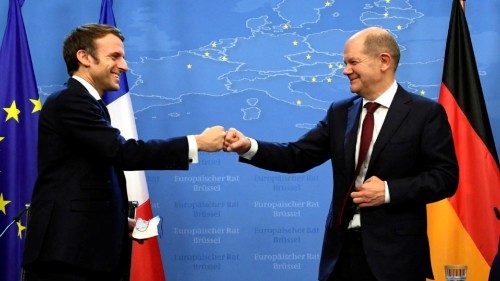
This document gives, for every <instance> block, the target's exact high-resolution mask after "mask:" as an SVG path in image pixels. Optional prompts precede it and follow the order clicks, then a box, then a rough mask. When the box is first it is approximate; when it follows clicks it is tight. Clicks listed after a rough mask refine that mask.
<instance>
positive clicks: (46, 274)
mask: <svg viewBox="0 0 500 281" xmlns="http://www.w3.org/2000/svg"><path fill="white" fill-rule="evenodd" d="M123 40H124V37H123V35H121V33H120V31H119V30H118V29H116V28H114V27H112V26H107V25H101V24H88V25H84V26H80V27H78V28H76V29H75V30H74V31H73V32H72V33H71V34H70V35H69V36H68V37H67V38H66V40H65V41H64V51H63V53H64V60H65V61H66V66H67V70H68V73H69V75H71V78H70V79H69V80H68V82H67V85H66V88H65V89H63V90H62V91H59V92H56V93H54V94H52V95H50V96H49V97H48V98H47V100H46V102H45V104H44V106H43V109H42V111H41V114H40V121H39V140H38V178H37V181H36V183H35V187H34V190H33V197H32V203H31V208H30V218H29V222H28V233H27V236H26V244H25V252H24V268H25V270H26V280H29V281H34V280H47V281H48V280H50V281H58V280H61V281H63V280H64V281H77V280H82V281H83V280H86V281H87V280H88V281H90V280H92V281H95V280H106V281H118V280H126V279H127V276H128V272H129V267H130V251H131V240H130V238H129V237H128V236H129V232H130V231H131V228H133V227H134V224H135V222H134V221H128V220H127V214H128V212H127V209H128V204H127V201H128V199H127V191H126V185H125V177H124V174H123V171H124V170H149V169H155V170H174V169H176V170H177V169H178V170H187V169H188V165H189V162H190V161H192V162H197V159H198V150H200V151H218V150H220V149H221V148H222V145H223V140H224V136H225V132H224V128H222V127H221V126H215V127H210V128H207V129H206V130H205V131H203V132H202V133H201V134H199V135H196V136H188V137H176V138H171V139H166V140H150V141H142V140H135V139H129V140H126V139H124V138H123V137H122V136H121V135H120V131H119V130H118V129H116V128H114V127H112V126H111V120H110V117H109V113H108V111H107V109H106V106H105V105H104V103H103V102H102V100H101V98H102V96H103V95H104V93H105V92H106V91H113V90H118V89H119V82H120V80H119V77H120V74H121V73H122V72H125V71H127V69H128V66H127V62H126V61H125V51H124V47H123Z"/></svg>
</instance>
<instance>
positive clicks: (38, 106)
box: [30, 98, 42, 113]
mask: <svg viewBox="0 0 500 281" xmlns="http://www.w3.org/2000/svg"><path fill="white" fill-rule="evenodd" d="M30 101H31V103H32V104H34V105H35V106H33V111H31V113H35V112H37V111H40V110H42V101H41V100H40V98H38V99H36V100H34V99H30Z"/></svg>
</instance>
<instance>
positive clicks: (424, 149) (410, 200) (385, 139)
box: [224, 27, 458, 281]
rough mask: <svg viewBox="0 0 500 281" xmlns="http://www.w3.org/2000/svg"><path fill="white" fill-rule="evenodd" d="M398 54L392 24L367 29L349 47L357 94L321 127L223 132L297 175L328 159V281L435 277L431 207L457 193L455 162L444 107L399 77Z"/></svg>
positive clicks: (253, 159)
mask: <svg viewBox="0 0 500 281" xmlns="http://www.w3.org/2000/svg"><path fill="white" fill-rule="evenodd" d="M399 57H400V51H399V47H398V44H397V42H396V40H395V39H394V37H393V36H392V35H391V34H390V33H389V32H388V31H387V30H384V29H381V28H374V27H371V28H367V29H364V30H362V31H360V32H358V33H356V34H354V35H353V36H352V37H351V38H349V39H348V41H347V42H346V44H345V48H344V63H345V68H344V75H345V76H347V78H348V79H349V81H350V91H351V92H352V93H354V94H356V95H355V97H352V98H350V99H346V100H342V101H339V102H336V103H334V104H332V105H331V106H330V108H329V109H328V112H327V114H326V116H325V118H324V119H323V120H321V121H320V122H319V123H318V124H317V126H316V127H315V128H313V129H311V130H310V131H309V132H307V133H306V134H305V135H303V136H302V137H300V138H299V139H298V140H297V141H295V142H288V143H271V142H266V141H257V140H254V139H250V138H247V137H245V136H244V135H243V133H241V132H239V131H238V130H236V129H230V130H229V131H228V133H227V134H226V139H225V143H224V149H225V150H226V151H234V152H237V153H238V154H239V155H240V161H241V162H244V163H249V164H251V165H254V166H256V167H259V168H263V169H266V170H271V171H277V172H283V173H298V172H304V171H307V170H309V169H312V168H314V167H316V166H318V165H321V164H322V163H324V162H325V161H328V160H330V161H331V164H332V171H333V179H334V186H333V198H332V202H331V205H330V211H329V214H328V217H327V220H326V229H325V235H324V240H323V250H322V255H321V261H320V268H319V277H318V279H319V280H321V281H333V280H335V281H346V280H349V281H370V280H378V281H395V280H397V281H424V280H425V279H426V277H427V278H430V279H432V278H433V273H432V268H431V261H430V251H429V241H428V237H427V215H426V204H428V203H431V202H435V201H438V200H441V199H443V198H446V197H449V196H451V195H453V194H454V193H455V191H456V188H457V181H458V165H457V160H456V155H455V149H454V145H453V139H452V135H451V130H450V125H449V123H448V119H447V116H446V113H445V111H444V109H443V107H442V106H441V105H439V104H438V103H436V102H434V101H432V100H429V99H427V98H424V97H421V96H417V95H414V94H410V93H408V92H407V91H406V90H404V89H403V88H402V87H401V86H400V85H399V84H398V83H397V82H396V79H395V73H396V69H397V66H398V63H399ZM311 188H312V187H311Z"/></svg>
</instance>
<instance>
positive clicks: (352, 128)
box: [344, 98, 363, 178]
mask: <svg viewBox="0 0 500 281" xmlns="http://www.w3.org/2000/svg"><path fill="white" fill-rule="evenodd" d="M362 105H363V99H362V98H358V99H355V100H354V101H353V102H352V104H351V106H350V107H349V108H348V109H347V125H346V130H345V136H344V147H345V150H344V153H345V162H346V163H345V164H346V167H347V170H348V171H349V177H350V178H351V177H353V174H354V168H355V167H354V164H355V161H354V158H355V156H356V136H357V133H358V127H359V126H358V124H359V116H360V114H361V106H362Z"/></svg>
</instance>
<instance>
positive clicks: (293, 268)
mask: <svg viewBox="0 0 500 281" xmlns="http://www.w3.org/2000/svg"><path fill="white" fill-rule="evenodd" d="M451 2H452V1H451V0H449V1H424V0H418V1H417V0H415V1H412V0H406V1H400V0H391V1H386V0H383V1H330V0H321V1H319V0H309V1H298V0H235V1H229V0H228V1H224V0H211V1H194V0H183V1H172V0H168V1H167V0H149V1H120V0H115V3H114V13H115V18H116V21H117V25H118V27H120V29H121V30H122V31H123V33H124V34H125V36H126V41H125V47H126V57H127V61H128V62H129V68H130V71H129V73H128V81H129V86H130V92H131V94H132V102H133V105H134V111H135V114H136V120H137V126H138V132H139V136H140V137H141V138H143V139H151V138H165V137H171V136H178V135H186V134H192V133H197V132H200V131H202V130H203V129H204V128H206V127H207V126H211V125H215V124H220V125H223V126H225V127H236V128H238V129H240V130H241V131H243V132H244V133H245V134H247V135H249V136H252V137H255V138H260V139H265V140H272V141H287V140H294V139H296V138H298V137H299V136H300V135H302V134H303V133H304V132H305V131H306V130H307V129H309V128H311V127H312V126H314V125H315V123H316V122H317V121H318V120H320V119H321V118H322V117H323V115H324V114H325V113H326V112H325V110H326V108H327V107H328V105H329V104H330V103H331V102H332V101H335V100H338V99H342V98H346V97H349V96H350V95H351V94H350V93H349V91H348V81H347V79H346V78H344V77H343V75H342V68H341V63H342V61H343V58H342V51H343V43H344V42H345V40H346V39H347V38H348V37H349V36H351V35H352V34H353V33H355V32H356V31H358V30H360V29H362V28H364V27H366V26H372V25H377V26H383V27H385V28H387V29H389V30H391V31H392V32H393V33H394V35H395V36H396V37H397V40H398V42H399V44H400V47H401V50H402V58H401V65H400V67H399V69H398V75H397V80H398V82H399V83H400V84H401V85H403V86H404V87H405V88H406V89H408V90H410V91H412V92H414V93H415V94H419V95H425V96H427V97H429V98H432V99H437V96H438V93H439V85H440V82H441V73H442V66H443V56H444V47H445V40H446V35H447V30H448V21H449V15H450V11H451ZM100 4H101V1H100V0H93V1H88V0H59V1H35V0H26V3H25V4H24V6H23V16H24V20H25V27H26V32H27V35H28V40H29V44H30V48H31V55H32V59H33V65H34V70H35V75H36V79H37V82H38V88H39V93H40V96H41V97H42V100H44V99H45V98H46V96H47V95H48V94H49V93H51V92H53V91H55V90H58V89H60V88H61V87H62V86H63V83H64V82H65V81H66V79H67V74H66V69H65V66H64V62H63V59H62V50H61V48H62V41H63V38H64V36H65V35H66V34H67V33H68V32H69V31H70V30H72V29H73V28H75V27H76V26H78V25H81V24H84V23H89V22H97V21H98V20H99V10H100ZM7 7H8V1H7V0H3V1H0V30H1V31H2V32H3V30H4V29H5V22H6V17H7ZM466 15H467V19H468V22H469V28H470V31H471V35H472V40H473V45H474V50H475V54H476V59H477V63H478V68H479V74H480V78H481V82H482V86H483V91H484V94H485V99H486V104H487V108H488V113H489V116H490V121H491V124H492V129H493V133H494V137H495V140H496V142H497V144H498V143H499V139H500V98H499V95H498V93H497V92H498V91H497V87H496V86H495V83H496V79H498V77H500V57H499V56H498V46H500V37H499V34H498V32H499V24H498V23H500V20H499V17H500V4H499V2H498V1H473V0H470V1H467V9H466ZM0 79H1V78H0ZM200 156H201V163H200V164H198V165H194V166H192V167H191V169H190V171H188V172H177V171H173V172H163V171H161V172H147V180H148V185H149V192H150V197H151V200H152V203H153V211H154V213H155V214H156V215H159V216H161V217H162V218H163V222H162V232H161V238H160V246H161V250H162V258H163V263H164V266H165V271H166V275H167V279H168V280H169V281H186V280H243V281H245V280H248V281H250V280H297V281H298V280H301V281H302V280H316V275H317V267H318V263H319V254H320V250H321V242H322V239H323V237H322V236H323V227H324V219H325V217H326V213H327V211H328V207H329V203H330V198H331V194H332V190H331V177H330V174H331V171H330V167H329V163H327V164H325V165H323V166H321V167H318V168H316V169H314V170H311V171H309V172H307V173H304V174H296V175H287V174H278V173H271V172H265V171H261V170H257V169H256V168H253V167H250V166H246V165H243V164H240V163H238V162H237V158H236V156H235V155H232V154H223V153H218V154H202V155H200Z"/></svg>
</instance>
